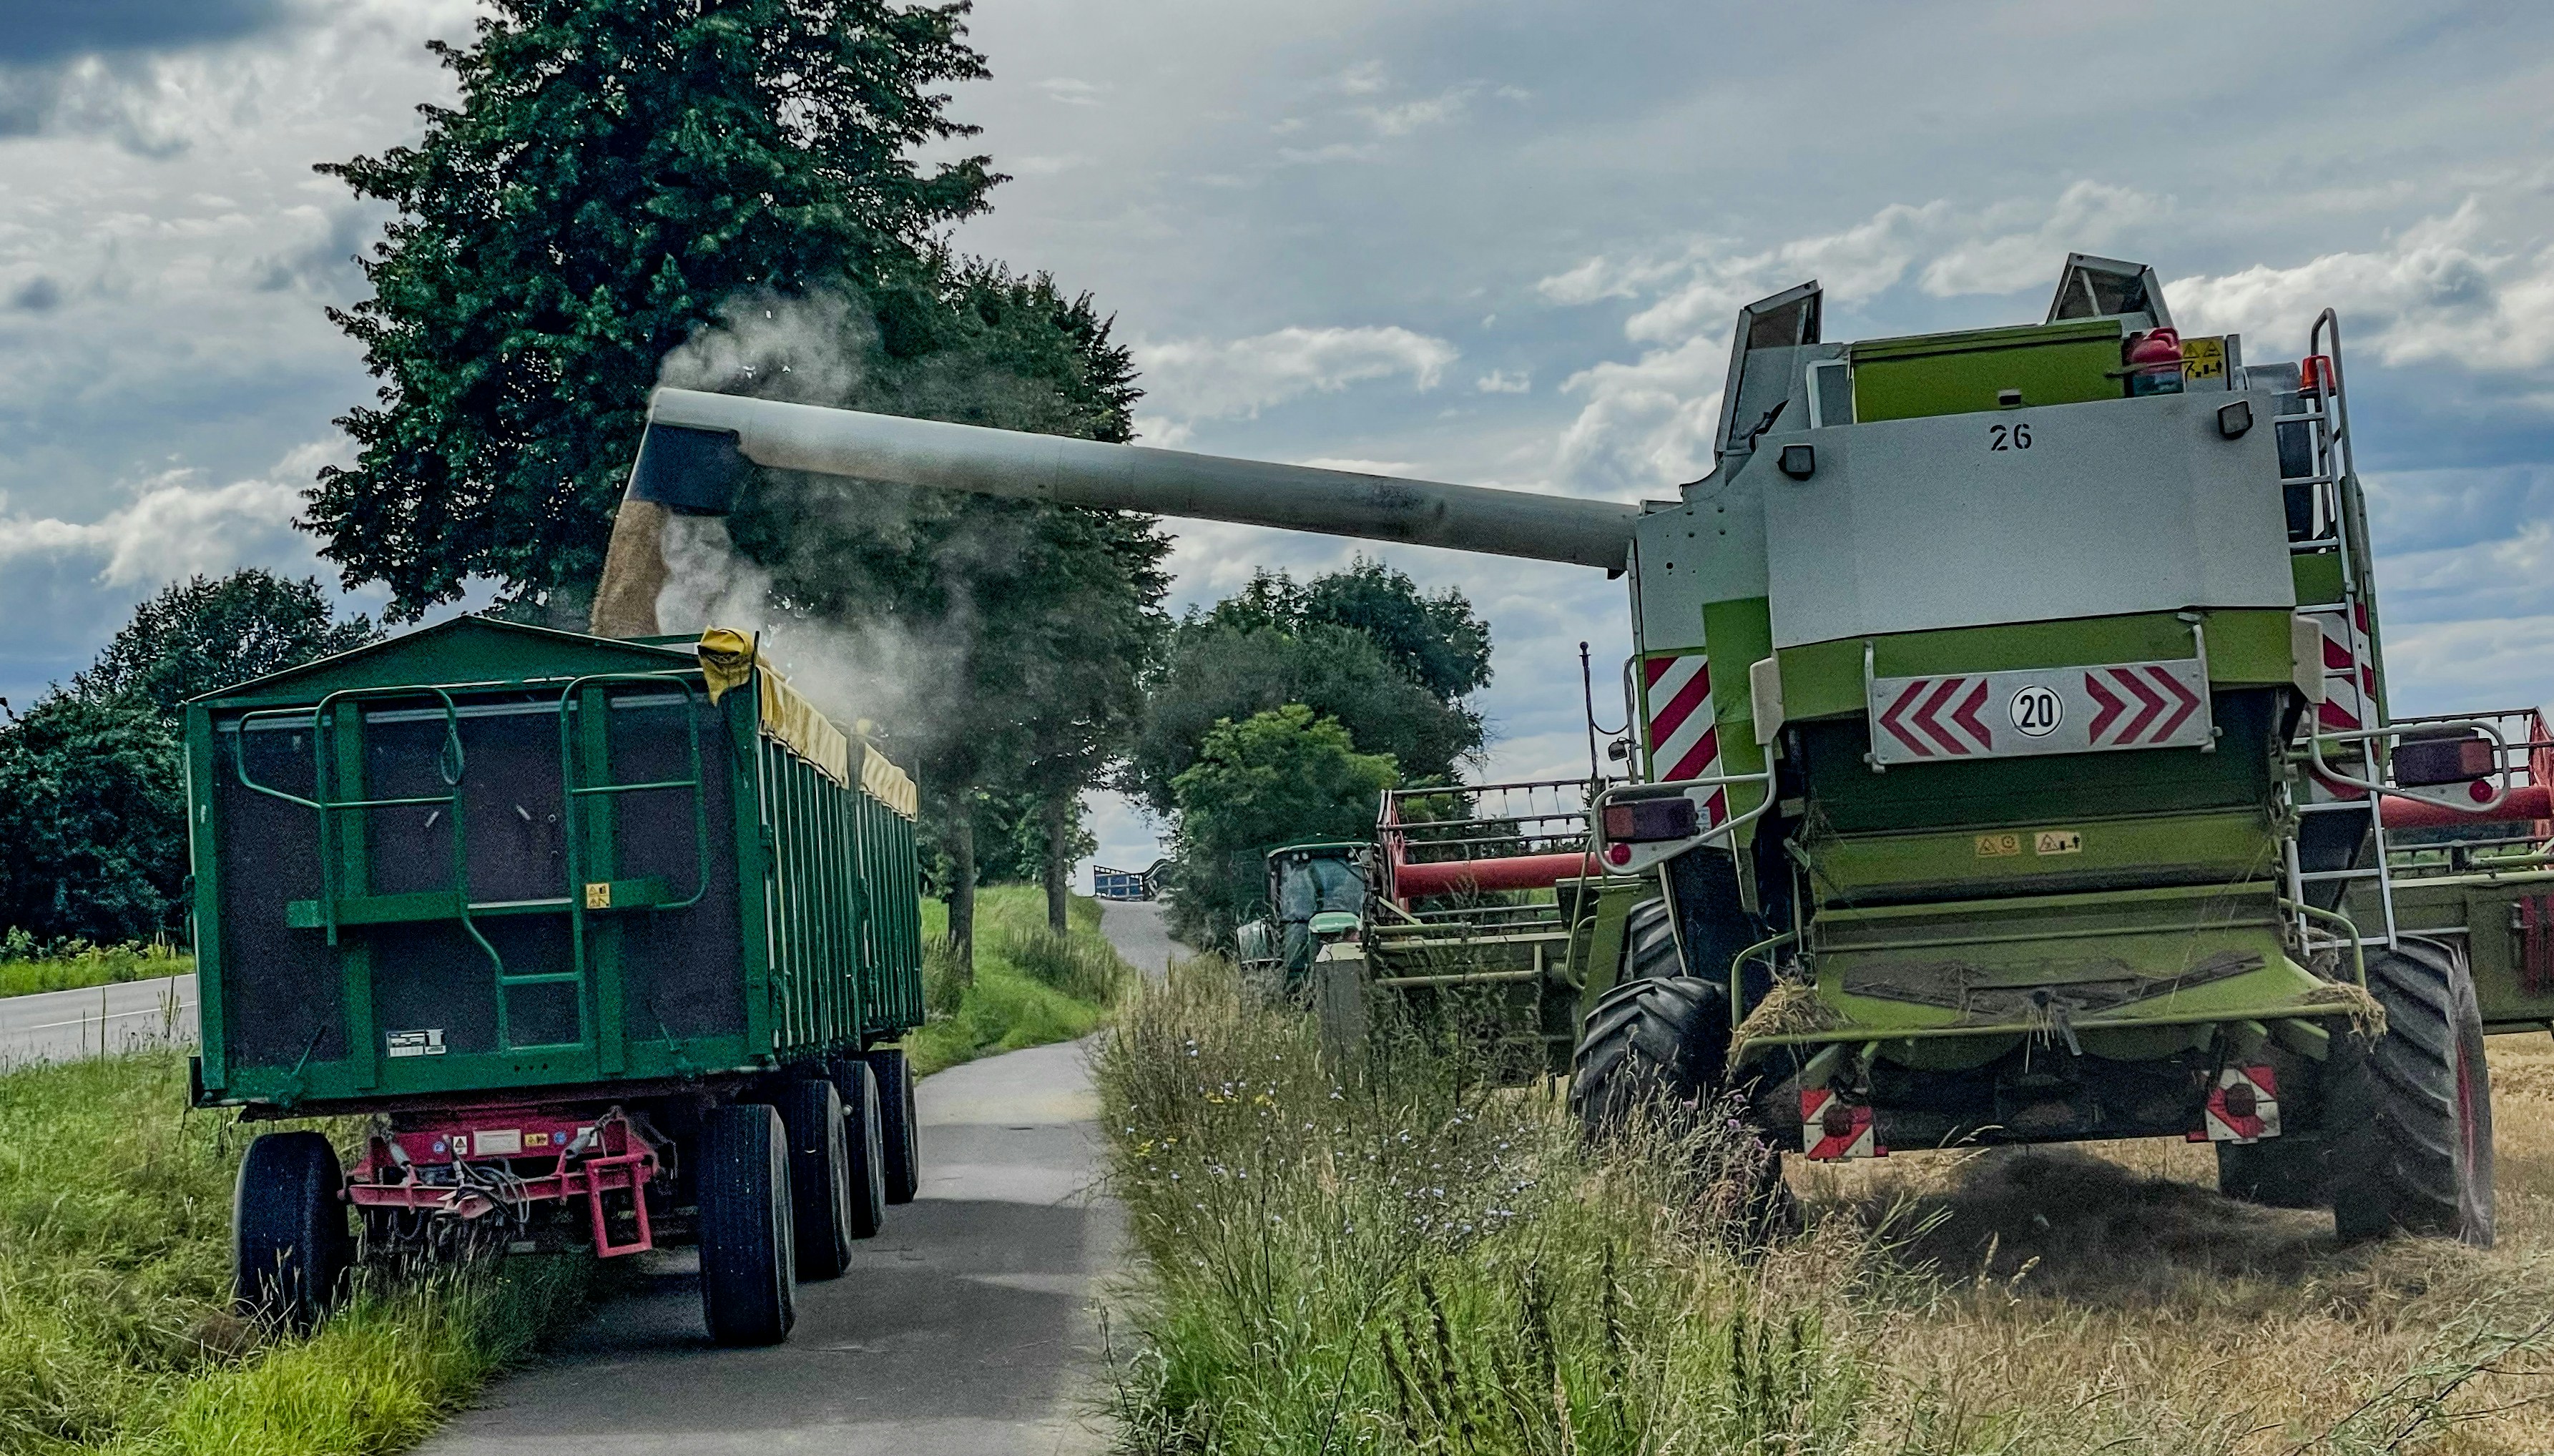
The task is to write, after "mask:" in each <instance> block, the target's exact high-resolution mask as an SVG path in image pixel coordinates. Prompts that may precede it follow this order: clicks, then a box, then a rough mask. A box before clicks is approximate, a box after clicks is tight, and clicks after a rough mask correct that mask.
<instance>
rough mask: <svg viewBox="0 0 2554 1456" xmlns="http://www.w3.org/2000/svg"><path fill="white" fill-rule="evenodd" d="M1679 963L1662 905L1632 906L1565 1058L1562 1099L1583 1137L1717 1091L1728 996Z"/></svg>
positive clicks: (1725, 1039)
mask: <svg viewBox="0 0 2554 1456" xmlns="http://www.w3.org/2000/svg"><path fill="white" fill-rule="evenodd" d="M1683 969H1684V965H1683V958H1682V956H1681V955H1680V953H1679V952H1678V950H1677V942H1676V928H1675V925H1674V924H1673V922H1672V920H1671V918H1670V916H1669V914H1668V906H1667V902H1666V901H1664V900H1643V901H1642V902H1640V903H1639V904H1637V905H1635V906H1633V907H1632V909H1631V913H1630V914H1629V915H1628V916H1626V917H1625V919H1624V924H1623V973H1622V976H1621V977H1620V978H1619V979H1618V980H1617V981H1616V983H1615V986H1614V988H1613V989H1612V990H1610V991H1607V992H1606V993H1605V994H1604V995H1603V996H1602V997H1600V998H1598V1000H1597V1002H1596V1005H1595V1008H1594V1009H1593V1010H1591V1011H1589V1012H1588V1013H1587V1018H1586V1020H1585V1021H1584V1022H1582V1023H1580V1025H1579V1031H1578V1046H1577V1049H1576V1050H1575V1051H1574V1052H1573V1053H1572V1054H1571V1055H1570V1059H1569V1064H1570V1065H1569V1102H1570V1106H1571V1107H1572V1108H1574V1109H1575V1110H1576V1111H1577V1113H1578V1120H1579V1125H1580V1126H1581V1127H1582V1128H1584V1129H1585V1130H1586V1132H1587V1134H1588V1136H1590V1137H1596V1138H1601V1137H1606V1136H1609V1135H1610V1134H1612V1133H1614V1132H1616V1131H1617V1130H1619V1129H1620V1128H1621V1127H1622V1126H1623V1124H1624V1123H1625V1122H1627V1121H1628V1120H1630V1119H1631V1117H1632V1116H1633V1115H1634V1114H1635V1112H1637V1111H1640V1110H1642V1109H1645V1108H1646V1109H1648V1110H1649V1111H1650V1112H1651V1114H1652V1115H1654V1116H1655V1115H1658V1114H1659V1113H1661V1112H1663V1111H1665V1110H1666V1109H1669V1108H1673V1107H1695V1106H1699V1105H1701V1103H1702V1102H1703V1101H1705V1100H1707V1099H1709V1098H1710V1097H1712V1096H1714V1095H1716V1094H1717V1093H1718V1092H1719V1091H1720V1084H1721V1073H1722V1072H1723V1070H1724V1069H1725V1066H1726V1064H1727V1061H1728V1052H1729V1004H1728V1003H1729V993H1728V990H1727V988H1725V987H1723V986H1720V985H1717V984H1715V983H1714V982H1711V981H1708V980H1704V979H1702V978H1700V977H1697V976H1688V975H1685V974H1683Z"/></svg>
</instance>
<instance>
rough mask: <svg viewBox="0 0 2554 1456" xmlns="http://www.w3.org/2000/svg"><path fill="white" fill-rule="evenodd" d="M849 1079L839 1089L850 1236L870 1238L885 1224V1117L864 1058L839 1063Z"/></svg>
mask: <svg viewBox="0 0 2554 1456" xmlns="http://www.w3.org/2000/svg"><path fill="white" fill-rule="evenodd" d="M842 1074H843V1075H844V1076H845V1077H847V1078H849V1079H850V1085H849V1086H846V1087H845V1088H844V1089H843V1092H844V1099H843V1101H844V1105H843V1118H844V1123H845V1127H844V1133H845V1141H846V1142H847V1143H848V1144H849V1145H850V1148H851V1163H850V1164H849V1166H848V1172H849V1174H850V1185H851V1215H852V1224H851V1227H852V1237H853V1238H856V1239H873V1238H876V1237H877V1232H878V1230H879V1229H881V1228H883V1227H885V1225H886V1149H885V1147H884V1146H883V1145H882V1144H881V1143H880V1141H879V1135H880V1134H881V1133H882V1132H883V1131H884V1129H885V1121H886V1119H885V1117H884V1116H883V1114H882V1113H881V1112H880V1111H879V1101H878V1080H877V1075H876V1073H874V1072H872V1071H871V1069H870V1064H869V1063H867V1062H866V1061H863V1060H861V1059H859V1058H854V1059H852V1060H851V1061H849V1062H845V1063H843V1064H842Z"/></svg>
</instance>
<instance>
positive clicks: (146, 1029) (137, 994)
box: [0, 975, 195, 1066]
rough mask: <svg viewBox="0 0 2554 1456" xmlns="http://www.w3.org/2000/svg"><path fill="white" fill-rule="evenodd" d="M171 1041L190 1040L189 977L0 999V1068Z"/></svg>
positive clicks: (191, 990)
mask: <svg viewBox="0 0 2554 1456" xmlns="http://www.w3.org/2000/svg"><path fill="white" fill-rule="evenodd" d="M173 1002H174V1009H173V1008H172V1004H171V1003H173ZM172 1036H174V1037H175V1038H176V1039H177V1040H178V1041H181V1042H189V1043H191V1042H193V1041H194V1040H195V978H194V977H193V976H191V975H176V976H165V977H162V978H161V979H159V980H148V981H124V982H122V983H120V984H117V985H112V986H91V987H89V988H88V989H86V990H82V991H44V992H40V993H38V994H36V995H33V996H0V1066H17V1065H23V1064H27V1063H30V1062H67V1061H71V1060H73V1059H76V1058H81V1057H95V1056H97V1055H98V1053H99V1052H101V1051H107V1052H122V1051H127V1050H129V1049H131V1048H132V1047H134V1046H135V1045H137V1044H145V1043H152V1042H158V1041H162V1040H165V1039H167V1038H169V1037H172Z"/></svg>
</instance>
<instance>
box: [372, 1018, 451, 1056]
mask: <svg viewBox="0 0 2554 1456" xmlns="http://www.w3.org/2000/svg"><path fill="white" fill-rule="evenodd" d="M386 1040H387V1041H388V1042H389V1043H390V1054H391V1055H392V1056H393V1057H440V1056H442V1055H443V1028H441V1027H439V1026H432V1027H426V1028H424V1029H423V1030H421V1031H412V1032H391V1033H389V1034H388V1035H387V1037H386Z"/></svg>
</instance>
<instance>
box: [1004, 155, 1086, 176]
mask: <svg viewBox="0 0 2554 1456" xmlns="http://www.w3.org/2000/svg"><path fill="white" fill-rule="evenodd" d="M1089 166H1091V159H1090V158H1088V157H1086V156H1084V155H1083V154H1081V153H1079V152H1068V153H1066V154H1064V155H1063V156H1061V157H1018V158H1013V159H1012V160H1011V161H1009V162H1007V163H1004V164H1003V168H1005V169H1006V170H1008V171H1009V172H1010V173H1011V174H1012V175H1014V176H1024V177H1043V176H1053V175H1054V174H1056V173H1057V172H1060V171H1072V170H1074V169H1075V168H1085V167H1089Z"/></svg>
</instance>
